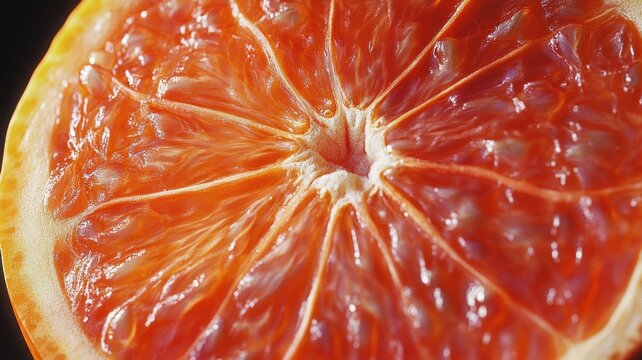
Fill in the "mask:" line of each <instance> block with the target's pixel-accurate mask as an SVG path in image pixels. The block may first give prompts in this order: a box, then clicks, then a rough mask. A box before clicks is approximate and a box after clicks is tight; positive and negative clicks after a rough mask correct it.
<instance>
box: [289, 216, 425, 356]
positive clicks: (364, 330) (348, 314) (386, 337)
mask: <svg viewBox="0 0 642 360" xmlns="http://www.w3.org/2000/svg"><path fill="white" fill-rule="evenodd" d="M331 240H332V244H331V247H330V252H329V256H328V261H327V262H326V265H325V269H324V270H323V275H322V276H323V277H322V283H323V286H321V287H320V289H319V293H318V297H317V298H316V303H315V305H314V307H313V308H312V312H311V317H310V324H309V326H308V329H307V331H306V333H305V337H304V339H303V341H302V344H301V347H300V348H299V350H298V353H299V354H300V355H303V354H305V356H306V357H307V356H308V354H314V356H315V357H316V358H319V359H339V358H358V359H367V358H375V357H382V358H404V359H408V358H417V357H419V355H420V354H421V351H423V349H421V348H419V347H418V346H417V345H418V344H416V343H414V341H413V338H412V329H411V327H410V324H409V322H408V321H407V317H406V315H405V314H404V307H403V303H402V298H401V297H400V296H399V294H397V293H396V291H395V284H394V281H393V279H392V277H391V274H390V272H389V270H388V268H387V266H386V262H385V260H384V258H383V255H382V253H381V251H380V249H379V247H378V246H379V245H378V243H377V241H376V239H375V237H373V236H372V234H371V230H370V229H368V224H367V223H365V222H363V220H362V219H359V218H358V217H357V213H356V212H355V210H354V209H353V208H352V207H346V208H344V209H343V210H342V211H341V212H340V213H339V215H338V216H337V223H336V228H335V230H334V231H333V234H332V239H331Z"/></svg>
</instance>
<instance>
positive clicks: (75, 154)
mask: <svg viewBox="0 0 642 360" xmlns="http://www.w3.org/2000/svg"><path fill="white" fill-rule="evenodd" d="M81 73H82V74H83V75H81V79H83V84H73V85H70V86H69V87H67V89H65V93H64V94H63V102H62V106H61V109H60V114H59V116H58V122H57V124H56V126H55V127H54V132H53V136H52V162H51V169H52V176H51V180H50V195H49V207H50V208H51V209H52V210H53V212H54V215H55V216H57V217H60V218H66V217H69V216H72V215H77V214H78V213H80V212H81V211H83V210H85V209H87V208H88V207H91V206H96V205H99V204H101V203H104V202H106V201H109V200H112V199H115V198H120V197H123V196H133V195H141V194H146V193H151V192H156V191H164V190H171V189H175V188H180V187H184V186H190V185H196V184H202V183H205V182H208V181H214V180H217V179H221V178H223V177H226V176H231V175H238V174H243V173H245V172H248V171H253V170H257V169H260V168H262V167H265V166H270V165H274V164H276V163H278V162H280V161H283V160H284V159H285V158H287V157H288V156H289V155H291V154H292V153H294V152H295V151H296V150H297V148H298V147H297V146H296V145H295V144H294V143H293V142H289V141H288V140H286V139H284V138H282V137H279V136H276V135H273V134H271V133H270V132H269V131H267V130H260V129H256V128H252V127H247V126H244V125H242V124H225V123H224V124H222V123H221V120H220V118H219V117H217V116H212V115H207V114H206V115H203V114H201V113H199V112H195V111H189V109H188V110H170V109H167V108H166V107H162V106H157V105H154V104H150V103H146V102H144V100H143V101H140V100H139V99H136V98H132V97H131V96H130V95H128V94H126V93H124V92H123V91H122V90H118V88H117V87H114V84H113V83H112V81H111V79H110V78H109V75H108V74H106V73H105V72H104V71H103V70H101V69H100V68H97V67H95V66H87V67H85V68H84V69H83V70H82V71H81ZM232 153H233V154H235V155H236V156H233V157H232V156H230V154H232Z"/></svg>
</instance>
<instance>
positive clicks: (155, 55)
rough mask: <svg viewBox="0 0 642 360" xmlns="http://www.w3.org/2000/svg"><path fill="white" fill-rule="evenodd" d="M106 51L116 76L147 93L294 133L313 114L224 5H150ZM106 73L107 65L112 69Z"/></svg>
mask: <svg viewBox="0 0 642 360" xmlns="http://www.w3.org/2000/svg"><path fill="white" fill-rule="evenodd" d="M149 3H150V4H149V5H148V8H147V9H146V10H145V11H144V12H140V13H138V14H136V15H134V16H132V17H131V18H130V19H129V20H128V22H127V25H126V26H125V28H124V29H122V30H121V31H120V32H117V33H115V34H114V35H113V38H114V40H113V41H112V42H110V43H109V44H108V46H106V47H105V49H104V52H103V53H102V54H103V56H104V57H106V58H109V59H111V61H110V62H109V64H113V70H112V71H113V73H114V75H115V76H116V77H117V78H118V79H119V80H120V81H121V82H123V83H125V84H127V85H128V86H130V87H132V88H134V89H137V90H139V91H141V92H144V93H149V94H151V95H154V96H157V97H159V98H162V99H167V100H170V101H178V102H183V103H187V104H192V105H197V106H202V107H205V108H208V109H216V110H218V111H224V112H227V113H230V114H232V115H237V116H241V117H245V118H249V119H252V120H254V121H258V122H261V123H263V124H266V125H268V126H271V127H276V128H279V129H282V130H289V131H293V132H303V131H304V130H305V129H307V126H308V122H309V119H310V114H307V113H306V112H305V110H306V108H305V107H301V104H300V103H298V101H299V99H298V97H296V96H294V95H293V94H292V93H291V92H290V91H288V89H287V87H286V86H285V84H284V83H283V81H282V79H281V78H280V77H279V74H278V73H277V71H276V70H275V69H274V68H272V67H271V66H270V65H269V64H268V57H267V56H266V54H265V51H264V50H265V49H264V48H263V47H262V45H261V43H260V42H259V41H258V40H257V38H256V37H255V36H254V35H253V34H252V33H251V32H250V30H248V29H246V28H243V27H242V26H241V25H240V24H239V20H238V19H236V18H234V17H233V16H232V8H231V7H230V4H229V2H228V1H226V0H207V1H198V2H197V1H174V2H168V1H163V2H160V3H159V2H157V1H150V2H149ZM106 65H107V64H106Z"/></svg>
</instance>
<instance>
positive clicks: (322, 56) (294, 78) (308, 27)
mask: <svg viewBox="0 0 642 360" xmlns="http://www.w3.org/2000/svg"><path fill="white" fill-rule="evenodd" d="M236 2H237V3H238V6H239V10H240V11H241V13H243V15H244V16H245V17H246V18H247V19H248V20H249V21H250V22H251V23H253V24H255V25H256V27H257V28H258V29H259V30H260V31H261V32H262V34H263V35H264V36H265V37H266V39H267V40H268V42H269V43H270V44H271V45H272V48H273V51H274V54H275V56H276V59H277V61H278V62H279V64H280V65H281V68H282V70H283V72H284V73H285V75H286V76H287V77H288V78H289V79H290V81H291V82H292V84H293V85H294V87H295V88H296V89H297V90H298V91H299V93H300V94H301V95H302V96H303V97H304V98H305V100H306V101H307V102H308V103H309V104H310V105H311V106H312V107H313V109H314V111H315V112H316V113H317V114H318V115H319V116H324V117H328V116H332V115H334V113H335V112H336V108H337V104H336V103H335V100H334V97H333V93H332V85H331V84H332V80H331V77H330V73H329V71H328V70H329V68H328V66H329V63H328V60H329V59H328V58H327V55H326V52H325V46H326V44H325V41H326V32H327V28H328V21H327V19H328V12H329V7H330V6H329V5H330V2H329V1H317V0H305V1H292V0H288V1H263V2H261V5H260V6H257V5H256V3H257V2H256V1H254V0H237V1H236Z"/></svg>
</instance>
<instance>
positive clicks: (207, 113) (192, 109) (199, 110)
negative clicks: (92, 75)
mask: <svg viewBox="0 0 642 360" xmlns="http://www.w3.org/2000/svg"><path fill="white" fill-rule="evenodd" d="M112 82H113V83H114V84H115V85H116V86H117V87H118V89H119V90H121V91H122V92H124V93H125V94H126V95H128V96H129V97H130V98H132V99H134V100H135V101H138V102H142V103H150V104H153V105H154V106H157V107H159V108H161V109H166V110H172V111H179V112H187V113H192V114H197V115H199V116H202V117H203V118H214V119H216V120H219V121H222V122H224V123H228V124H233V125H237V126H243V127H248V128H254V129H257V130H261V131H265V132H267V133H270V134H272V135H275V136H279V137H282V138H284V139H288V140H292V141H296V140H297V139H299V138H300V137H301V136H300V135H297V134H292V133H289V132H286V131H283V130H280V129H277V128H274V127H271V126H267V125H264V124H261V123H259V122H256V121H253V120H249V119H246V118H243V117H240V116H236V115H232V114H228V113H226V112H222V111H218V110H212V109H208V108H205V107H202V106H198V105H193V104H188V103H183V102H178V101H172V100H165V99H160V98H157V97H154V96H150V95H146V94H143V93H140V92H138V91H136V90H134V89H132V88H130V87H128V86H127V85H125V84H123V83H121V82H120V81H119V80H118V79H115V78H112Z"/></svg>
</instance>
